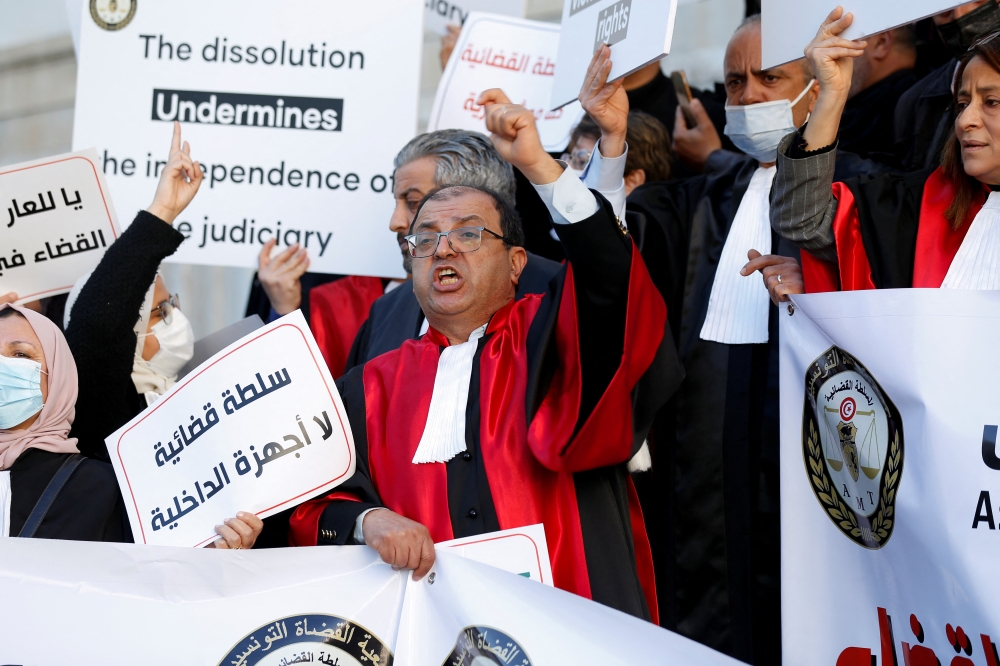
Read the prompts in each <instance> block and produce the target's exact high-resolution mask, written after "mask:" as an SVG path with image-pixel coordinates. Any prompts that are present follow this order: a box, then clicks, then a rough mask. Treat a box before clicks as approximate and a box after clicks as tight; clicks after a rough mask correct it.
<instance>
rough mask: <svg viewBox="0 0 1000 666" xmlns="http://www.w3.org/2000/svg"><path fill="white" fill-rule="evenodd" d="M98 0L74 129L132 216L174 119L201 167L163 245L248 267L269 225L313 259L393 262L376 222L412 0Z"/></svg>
mask: <svg viewBox="0 0 1000 666" xmlns="http://www.w3.org/2000/svg"><path fill="white" fill-rule="evenodd" d="M95 1H96V0H95ZM92 4H94V3H93V2H91V3H88V6H84V7H83V16H82V23H81V34H80V63H79V71H78V75H77V95H76V113H75V118H74V129H73V143H74V145H75V146H97V150H98V153H99V155H100V157H101V164H102V167H103V169H104V173H105V175H106V176H107V178H108V182H109V184H110V186H111V191H112V193H113V194H114V197H115V201H116V202H117V203H118V208H119V209H120V210H122V211H124V215H125V216H126V217H128V218H129V219H130V218H131V216H132V215H134V213H135V212H136V211H138V210H140V209H142V208H145V207H146V206H148V205H149V202H150V201H151V200H152V197H153V192H154V191H155V188H156V182H157V178H158V176H159V173H160V171H161V170H162V168H163V166H164V160H165V159H166V157H167V146H169V142H170V136H171V131H172V128H171V124H172V123H173V122H174V121H180V122H181V124H182V126H183V136H184V140H186V141H189V142H190V144H191V146H192V157H193V158H194V159H196V160H198V161H200V163H201V165H202V168H203V170H204V172H205V181H204V183H203V184H202V187H201V191H200V192H199V193H198V196H197V197H196V198H195V199H194V201H193V202H192V203H191V205H190V206H189V207H188V209H187V210H186V211H184V213H183V214H182V215H181V216H180V217H179V218H178V219H177V220H176V221H175V222H174V226H175V228H177V230H178V231H180V232H182V233H183V234H184V235H185V236H186V237H187V240H186V241H185V242H184V243H183V244H182V245H181V247H180V249H179V250H178V251H177V252H176V253H175V254H174V255H173V256H172V257H170V259H169V261H175V262H186V263H196V264H215V265H222V266H246V267H256V265H257V255H258V254H259V252H260V248H261V245H263V244H264V243H265V242H267V241H268V240H269V239H272V238H274V239H277V243H278V246H279V247H281V248H283V247H285V246H288V245H292V244H295V243H301V244H302V245H303V246H304V247H305V248H306V249H307V250H308V252H309V256H310V259H311V260H312V264H311V266H310V269H311V270H314V271H318V272H326V273H343V274H351V275H375V276H383V277H402V276H403V269H402V266H401V263H400V261H399V248H398V247H397V245H396V243H395V242H394V241H392V239H391V238H390V237H389V235H388V234H387V233H386V231H385V225H386V221H387V220H388V218H389V216H390V215H391V213H392V206H393V200H392V172H393V166H392V160H393V158H394V157H395V155H396V153H397V152H398V151H399V150H400V148H402V147H403V146H404V145H405V144H406V142H407V141H409V140H410V139H411V138H412V137H413V135H414V133H415V131H416V126H417V99H418V88H419V83H420V61H421V53H422V51H421V49H422V30H421V25H422V21H423V12H424V8H423V5H422V3H421V2H420V0H366V2H360V3H348V2H326V1H325V0H302V1H301V2H297V3H295V4H294V5H292V6H288V5H286V4H282V3H273V2H266V1H265V0H215V1H214V2H210V3H205V2H200V1H198V0H175V1H174V2H145V3H136V2H124V1H122V2H119V3H118V9H117V11H114V12H112V11H110V10H108V8H107V7H105V8H104V9H105V10H107V11H103V12H102V11H96V13H95V12H92V11H91V9H92V8H91V7H90V6H89V5H92ZM102 4H105V5H106V4H107V3H101V2H97V6H98V10H100V9H101V5H102ZM124 8H130V12H126V11H124ZM193 17H196V18H193ZM109 63H114V65H113V67H111V69H110V70H109Z"/></svg>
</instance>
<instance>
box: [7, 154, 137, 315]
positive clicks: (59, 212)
mask: <svg viewBox="0 0 1000 666" xmlns="http://www.w3.org/2000/svg"><path fill="white" fill-rule="evenodd" d="M99 165H100V160H99V159H98V156H97V152H96V151H95V150H94V149H93V148H91V149H90V150H83V151H80V152H77V153H69V154H66V155H57V156H55V157H47V158H45V159H42V160H36V161H34V162H26V163H24V164H15V165H13V166H9V167H4V168H3V169H0V211H2V213H0V294H6V293H10V292H15V293H16V294H17V295H18V297H19V301H18V302H19V303H24V302H27V301H34V300H38V299H39V298H45V297H46V296H54V295H56V294H63V293H66V292H68V291H69V290H70V289H72V287H73V283H74V282H76V280H77V278H79V277H80V276H81V275H83V274H85V273H88V272H89V271H92V270H93V269H94V267H95V266H97V264H98V263H100V261H101V257H103V256H104V252H105V251H106V250H107V249H108V246H109V245H111V244H112V243H113V242H115V239H117V238H118V236H119V234H120V233H121V228H120V227H119V226H118V217H117V216H116V215H115V208H114V206H113V205H112V203H111V197H110V196H108V187H107V185H106V184H105V182H104V178H103V177H102V176H101V172H100V166H99Z"/></svg>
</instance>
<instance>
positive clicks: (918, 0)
mask: <svg viewBox="0 0 1000 666" xmlns="http://www.w3.org/2000/svg"><path fill="white" fill-rule="evenodd" d="M960 4H963V3H961V2H957V1H956V0H879V1H878V2H856V1H855V2H839V1H838V0H762V2H761V10H760V14H761V38H762V40H763V44H762V45H763V51H762V54H761V56H762V59H763V63H764V69H768V68H770V67H777V66H778V65H783V64H784V63H786V62H791V61H792V60H798V59H799V58H801V57H802V55H803V51H804V50H805V48H806V45H808V44H809V42H810V41H812V38H813V37H815V36H816V31H817V30H819V27H820V25H822V24H823V20H824V19H826V17H827V15H828V14H829V13H830V12H832V11H833V10H834V9H835V8H836V7H837V6H838V5H840V6H842V7H843V8H844V10H845V11H848V12H853V13H854V24H853V25H852V26H851V27H850V28H848V29H847V31H846V32H845V33H844V35H843V36H844V37H845V38H846V39H860V38H861V37H865V36H867V35H874V34H875V33H878V32H882V31H884V30H889V29H890V28H895V27H898V26H901V25H905V24H907V23H910V22H912V21H919V20H920V19H922V18H925V17H927V16H931V15H933V14H937V13H939V12H943V11H945V10H948V9H951V8H952V7H956V6H958V5H960Z"/></svg>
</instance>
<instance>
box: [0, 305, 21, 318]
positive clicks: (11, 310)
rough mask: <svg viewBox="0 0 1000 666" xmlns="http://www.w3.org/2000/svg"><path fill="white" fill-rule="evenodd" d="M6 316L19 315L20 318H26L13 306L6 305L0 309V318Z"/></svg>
mask: <svg viewBox="0 0 1000 666" xmlns="http://www.w3.org/2000/svg"><path fill="white" fill-rule="evenodd" d="M7 317H20V318H21V319H27V317H25V316H24V315H23V314H21V313H20V312H18V311H17V310H15V309H14V308H10V307H6V308H3V309H2V310H0V319H6V318H7Z"/></svg>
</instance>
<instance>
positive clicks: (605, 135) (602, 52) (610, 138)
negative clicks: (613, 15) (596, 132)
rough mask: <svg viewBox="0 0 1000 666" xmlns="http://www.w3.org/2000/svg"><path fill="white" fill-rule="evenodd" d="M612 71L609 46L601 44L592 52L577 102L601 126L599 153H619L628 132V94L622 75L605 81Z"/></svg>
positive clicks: (606, 155) (611, 154) (623, 148)
mask: <svg viewBox="0 0 1000 666" xmlns="http://www.w3.org/2000/svg"><path fill="white" fill-rule="evenodd" d="M610 73H611V48H610V47H609V46H607V45H606V44H605V45H602V46H601V48H599V49H597V52H596V53H594V57H593V59H592V60H591V61H590V67H588V68H587V75H586V76H585V77H584V79H583V87H582V88H580V104H582V105H583V109H584V111H586V112H587V113H589V114H590V117H591V118H593V119H594V122H595V123H597V126H598V127H600V128H601V147H600V150H601V155H603V156H604V157H611V158H614V157H620V156H621V154H622V153H623V152H625V135H626V133H627V132H628V95H627V94H626V93H625V89H624V88H622V83H624V81H625V79H618V80H617V81H614V82H612V83H608V75H609V74H610Z"/></svg>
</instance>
